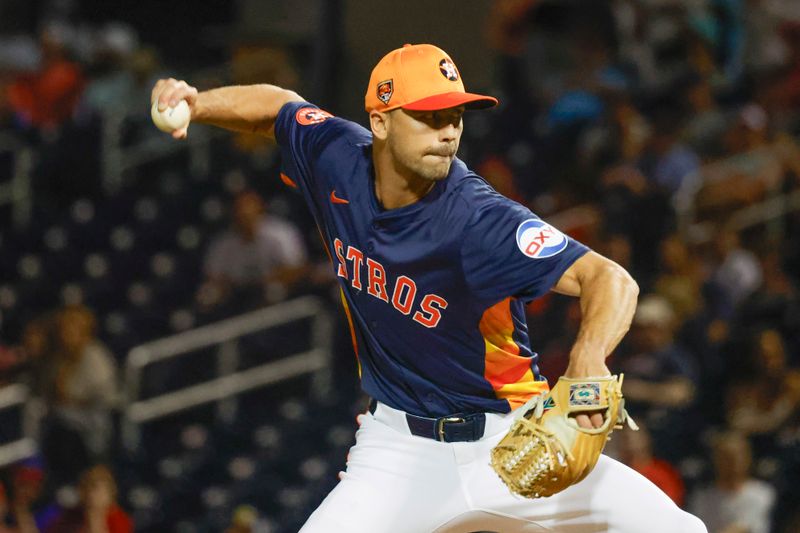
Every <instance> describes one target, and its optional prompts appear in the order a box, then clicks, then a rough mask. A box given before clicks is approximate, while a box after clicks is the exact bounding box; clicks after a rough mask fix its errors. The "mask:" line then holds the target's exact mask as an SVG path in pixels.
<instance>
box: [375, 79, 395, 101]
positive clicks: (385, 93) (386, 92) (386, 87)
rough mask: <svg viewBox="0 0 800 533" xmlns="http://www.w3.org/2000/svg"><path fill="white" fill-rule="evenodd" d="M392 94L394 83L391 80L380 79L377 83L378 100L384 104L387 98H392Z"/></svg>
mask: <svg viewBox="0 0 800 533" xmlns="http://www.w3.org/2000/svg"><path fill="white" fill-rule="evenodd" d="M392 94H394V83H392V80H386V81H382V82H380V83H379V84H378V100H380V101H381V102H383V103H384V105H386V104H388V103H389V100H391V99H392Z"/></svg>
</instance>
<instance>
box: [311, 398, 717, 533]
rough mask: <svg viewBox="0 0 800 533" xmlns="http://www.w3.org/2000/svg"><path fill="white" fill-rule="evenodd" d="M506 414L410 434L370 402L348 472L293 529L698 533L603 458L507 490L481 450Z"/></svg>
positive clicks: (662, 499)
mask: <svg viewBox="0 0 800 533" xmlns="http://www.w3.org/2000/svg"><path fill="white" fill-rule="evenodd" d="M512 418H513V415H511V414H509V415H499V414H487V415H486V431H485V433H484V437H483V438H482V439H481V440H479V441H475V442H454V443H445V442H437V441H434V440H431V439H427V438H424V437H417V436H414V435H412V434H411V433H410V432H409V430H408V425H407V423H406V419H405V413H403V412H402V411H398V410H396V409H392V408H390V407H388V406H386V405H383V404H380V403H379V404H378V406H377V409H376V410H375V414H374V415H373V414H370V413H366V414H363V415H359V423H360V428H359V430H358V432H357V433H356V444H355V445H354V446H353V448H351V449H350V454H349V456H348V460H347V471H346V472H342V473H341V474H340V479H341V481H340V482H339V484H338V485H337V486H336V487H335V488H334V490H333V491H331V493H330V494H329V495H328V497H327V498H325V500H324V501H323V502H322V504H321V505H320V506H319V508H318V509H317V510H316V511H314V513H313V514H312V515H311V517H310V518H309V519H308V521H307V522H306V524H305V526H303V528H302V529H301V532H302V533H431V532H436V533H445V532H447V533H462V532H463V533H468V532H475V531H491V532H498V533H517V532H531V531H557V532H565V533H589V532H601V531H603V532H604V531H610V532H615V533H643V532H648V533H706V528H705V526H704V525H703V523H702V522H701V521H700V520H699V519H698V518H696V517H694V516H693V515H691V514H689V513H686V512H684V511H682V510H681V509H680V508H679V507H677V506H676V505H675V504H674V503H673V502H672V500H670V499H669V498H668V497H667V496H666V495H665V494H664V493H663V492H661V490H660V489H658V488H657V487H656V486H655V485H653V484H652V483H651V482H650V481H648V480H647V479H646V478H644V477H643V476H641V475H640V474H638V473H637V472H635V471H633V470H631V469H630V468H628V467H627V466H625V465H623V464H622V463H619V462H617V461H615V460H613V459H610V458H608V457H606V456H601V457H600V461H599V462H598V463H597V466H596V467H595V468H594V470H593V471H592V473H591V474H589V476H588V477H587V478H586V479H584V480H583V481H581V482H580V483H578V484H576V485H573V486H571V487H569V488H567V489H565V490H564V491H562V492H560V493H558V494H556V495H554V496H551V497H549V498H540V499H535V500H531V499H526V498H522V497H520V496H516V495H514V494H512V493H511V492H510V491H509V490H508V488H506V486H505V485H504V484H503V483H502V482H501V481H500V478H499V477H498V476H497V474H495V472H494V470H492V468H491V466H490V465H489V451H490V450H491V449H492V447H494V445H495V444H497V442H499V440H500V439H501V438H502V436H503V435H504V434H505V432H506V431H507V430H508V428H509V427H510V426H511V423H512V421H513V420H512Z"/></svg>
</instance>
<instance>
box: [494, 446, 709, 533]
mask: <svg viewBox="0 0 800 533" xmlns="http://www.w3.org/2000/svg"><path fill="white" fill-rule="evenodd" d="M492 473H493V472H492ZM496 477H497V476H496V475H495V478H496ZM500 485H501V487H502V489H504V490H501V491H500V492H499V493H498V492H496V491H495V490H494V489H491V490H492V494H490V495H487V498H486V504H487V506H488V507H487V508H486V509H487V510H490V511H496V512H500V513H502V514H504V515H512V516H518V517H520V518H522V519H524V520H530V521H532V522H534V523H536V524H538V525H540V526H544V527H547V528H550V529H553V530H555V531H561V530H564V531H570V532H575V533H578V532H587V533H588V532H600V531H608V532H612V533H641V532H642V531H647V532H648V533H706V528H705V526H704V525H703V524H702V522H701V521H700V520H699V519H697V518H696V517H694V516H692V515H691V514H689V513H686V512H685V511H683V510H681V509H680V508H679V507H678V506H677V505H675V503H674V502H673V501H672V500H671V499H669V497H667V495H666V494H664V493H663V492H662V491H661V489H659V488H658V487H656V486H655V485H653V484H652V483H651V482H650V481H649V480H648V479H646V478H645V477H644V476H642V475H640V474H639V473H637V472H635V471H634V470H632V469H630V468H628V467H627V466H625V465H624V464H622V463H620V462H618V461H615V460H613V459H610V458H608V457H606V456H601V457H600V460H599V461H598V463H597V466H596V467H595V468H594V470H593V471H592V473H591V474H589V476H587V477H586V479H584V480H583V481H581V482H580V483H578V484H577V485H573V486H571V487H569V488H567V489H565V490H564V491H562V492H560V493H558V494H555V495H553V496H551V497H549V498H538V499H526V498H521V497H519V496H515V495H513V494H511V493H510V492H509V491H508V489H506V488H505V486H504V485H502V483H501V484H500Z"/></svg>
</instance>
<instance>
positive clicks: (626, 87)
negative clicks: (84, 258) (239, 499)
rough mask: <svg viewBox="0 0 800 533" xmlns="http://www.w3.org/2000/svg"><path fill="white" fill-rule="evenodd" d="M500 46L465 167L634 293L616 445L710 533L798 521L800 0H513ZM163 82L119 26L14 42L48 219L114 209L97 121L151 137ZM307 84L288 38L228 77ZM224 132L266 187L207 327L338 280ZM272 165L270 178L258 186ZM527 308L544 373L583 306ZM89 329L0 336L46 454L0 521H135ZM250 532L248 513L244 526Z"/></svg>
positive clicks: (493, 43) (235, 241)
mask: <svg viewBox="0 0 800 533" xmlns="http://www.w3.org/2000/svg"><path fill="white" fill-rule="evenodd" d="M486 39H487V42H488V46H490V47H491V48H492V49H493V50H494V52H495V54H496V62H495V65H494V68H495V80H496V81H495V88H494V92H495V93H497V94H498V96H499V98H500V100H501V102H502V105H501V107H500V108H499V109H498V110H497V111H496V112H494V113H482V114H468V115H467V117H466V118H465V122H466V123H465V133H464V139H463V141H462V152H461V156H462V158H464V159H465V160H466V161H467V162H468V163H469V164H470V165H471V166H472V167H473V168H475V169H476V171H478V173H480V174H481V175H482V176H484V177H485V178H486V179H487V180H488V181H489V182H490V183H491V184H492V185H493V186H494V187H495V188H496V189H497V190H498V191H500V192H501V193H503V194H505V195H506V196H508V197H510V198H512V199H515V200H517V201H519V202H521V203H524V204H526V205H528V206H530V207H531V209H532V210H533V211H534V212H535V213H537V214H538V215H540V216H542V217H543V218H546V219H547V220H548V221H549V222H551V223H553V224H554V225H556V226H558V227H560V228H561V229H563V230H565V231H567V232H568V233H570V234H571V235H573V236H574V237H576V238H578V239H579V240H581V241H583V242H585V243H586V244H587V245H589V246H591V247H592V248H594V249H596V250H597V251H598V252H600V253H602V254H604V255H606V256H608V257H610V258H611V259H613V260H614V261H616V262H618V263H619V264H621V265H622V266H624V267H625V268H627V269H628V270H629V271H630V272H631V273H632V274H633V276H634V278H635V279H636V280H637V281H638V283H639V285H640V287H641V294H642V295H641V297H640V304H639V307H638V310H637V312H636V315H635V317H634V321H633V325H632V329H631V331H630V333H629V334H628V336H627V337H626V338H625V340H624V341H623V343H622V345H621V346H620V347H619V348H618V349H617V350H616V352H615V353H614V354H613V355H612V357H611V359H610V361H609V366H610V368H611V369H612V371H614V372H620V373H624V375H625V378H624V390H625V392H626V397H627V404H626V405H627V407H628V409H629V411H630V412H631V414H632V416H633V417H634V418H635V419H636V420H637V422H638V423H639V425H640V426H641V427H642V430H641V431H640V432H638V433H634V432H631V431H622V432H619V433H616V434H615V437H614V439H612V441H611V444H610V447H609V453H610V454H611V455H613V456H615V457H617V458H619V459H620V460H622V461H624V462H625V463H626V464H628V465H630V466H631V467H632V468H634V469H636V470H637V471H639V472H641V473H642V474H644V475H645V476H647V477H648V478H649V479H651V480H652V481H653V482H654V483H655V484H657V485H658V486H659V487H661V488H662V489H663V490H664V491H665V492H666V493H667V494H668V495H669V496H670V497H671V498H672V499H673V500H674V501H675V502H676V503H677V504H678V505H681V506H683V507H685V508H687V509H689V510H690V511H692V512H694V513H696V514H697V515H698V516H700V517H701V518H702V519H703V520H704V521H705V522H706V523H707V524H708V525H709V531H715V532H716V531H718V532H725V533H738V532H742V533H743V532H751V533H762V532H764V533H766V532H770V531H777V532H784V531H785V532H790V531H797V530H798V527H800V513H798V511H797V509H798V504H800V493H798V491H797V489H796V488H795V485H796V483H795V481H796V479H798V476H800V297H799V296H798V288H797V283H798V282H799V281H800V214H798V212H797V211H798V210H797V207H796V206H797V205H799V204H798V201H797V200H796V199H795V200H792V199H793V198H797V193H798V192H799V191H800V144H798V135H799V134H800V6H797V5H795V3H793V2H784V1H781V0H647V1H640V0H603V1H592V2H581V1H577V0H576V1H561V2H556V1H546V0H497V1H495V2H492V9H491V16H490V17H489V18H488V21H487V27H486ZM0 40H2V38H0ZM451 53H452V54H453V55H454V56H455V57H456V58H458V55H459V51H458V50H452V51H451ZM160 72H162V67H161V65H160V60H159V58H158V53H157V52H156V49H154V48H150V47H147V46H143V45H141V44H140V42H139V39H138V36H137V33H136V31H135V30H134V29H133V28H131V27H130V26H127V25H125V24H122V23H111V24H106V25H103V26H98V27H96V28H81V31H76V28H75V27H74V26H70V25H69V24H64V23H56V22H52V23H49V24H46V25H44V26H43V29H42V31H41V33H40V34H39V37H38V40H35V39H33V38H31V37H24V36H23V37H20V36H14V37H13V38H12V37H9V38H7V39H6V40H5V41H2V46H0V135H10V136H13V137H14V138H17V139H22V140H23V141H24V142H25V143H26V144H28V145H30V146H33V147H35V148H36V150H37V151H38V154H39V160H38V162H37V164H36V166H35V169H34V180H35V181H34V190H35V194H36V197H35V201H36V202H37V204H40V206H41V208H43V209H63V208H64V206H66V205H70V204H71V203H72V201H73V200H74V199H75V198H93V199H95V200H99V201H102V197H103V192H102V180H103V176H102V168H103V167H102V164H101V163H102V159H101V158H102V139H100V138H99V136H98V131H100V129H101V128H99V127H98V124H100V123H101V122H102V121H103V120H108V117H109V116H121V117H124V120H127V121H128V122H129V123H130V124H129V127H127V128H123V129H122V131H123V140H122V142H123V144H126V143H127V144H130V145H133V144H135V143H136V142H138V141H140V140H142V139H143V138H146V137H147V136H148V135H152V134H153V131H152V130H153V128H148V127H142V128H137V127H136V125H137V124H139V125H142V124H143V123H146V121H147V120H148V118H147V117H146V114H145V113H144V112H143V109H145V108H146V106H143V105H142V102H147V101H149V91H150V87H151V86H152V81H153V80H154V79H156V78H157V77H159V73H160ZM301 78H302V76H301V75H300V73H299V70H298V69H297V68H296V67H294V66H293V61H292V54H291V53H290V51H288V50H287V49H285V48H281V47H276V46H272V45H270V46H253V45H246V46H239V47H237V48H236V49H235V50H234V51H233V52H232V61H231V63H230V69H229V72H228V74H227V77H226V81H230V82H236V83H254V82H272V83H276V84H279V85H283V86H287V87H291V88H297V84H298V83H300V81H299V80H300V79H301ZM475 89H478V88H475ZM486 90H489V91H491V90H492V88H486ZM352 118H356V119H358V117H352ZM230 139H231V140H230V143H231V146H230V149H231V150H232V152H231V153H232V154H233V155H232V156H230V157H231V160H232V161H234V162H235V164H236V166H237V167H238V168H240V169H241V172H242V173H243V174H244V175H245V176H248V177H251V178H250V179H249V180H248V179H244V180H239V181H238V182H236V183H238V185H236V186H233V187H230V188H229V189H228V192H229V197H228V206H227V212H228V213H229V214H230V216H229V226H228V227H226V228H222V229H221V231H220V233H219V234H218V235H216V236H215V237H213V238H211V239H209V240H208V242H207V243H206V245H205V250H204V252H203V256H202V260H201V261H200V262H199V263H201V264H197V265H194V268H195V269H197V270H199V271H200V282H199V283H198V284H197V286H196V287H193V290H192V295H191V302H190V306H191V308H192V309H193V310H194V311H195V312H196V313H197V315H198V316H199V317H201V318H200V320H201V321H202V320H205V321H211V320H215V319H218V318H221V317H226V316H231V315H232V314H235V313H237V312H242V311H244V310H247V309H252V308H254V307H258V306H263V305H266V304H270V303H275V302H279V301H282V300H284V299H286V298H288V297H291V296H293V295H296V294H299V293H303V292H307V291H312V292H323V293H324V292H325V291H328V292H331V291H329V288H330V287H331V286H332V284H333V280H332V276H331V274H330V272H329V270H330V269H329V268H328V267H327V266H326V265H325V264H324V263H325V261H327V259H325V257H324V253H323V252H322V250H321V248H320V245H319V243H318V242H317V240H316V238H315V237H314V231H315V230H313V223H312V222H311V221H310V220H309V218H308V213H307V212H306V211H305V210H303V209H302V208H296V207H297V206H299V205H300V203H299V202H298V201H296V200H292V199H291V197H289V196H284V195H286V192H285V191H281V190H280V181H279V179H278V172H277V168H278V166H277V165H278V161H277V155H276V153H275V150H274V147H273V146H271V145H270V144H269V143H266V142H264V141H263V140H262V139H258V138H254V137H251V136H246V135H237V136H230ZM0 164H2V161H1V160H0ZM65 174H68V175H70V176H71V177H72V178H74V179H69V180H64V179H62V177H63V176H64V175H65ZM265 174H269V175H271V176H272V177H273V178H274V180H273V181H274V183H273V184H267V185H265V184H264V183H262V182H263V181H264V180H257V179H256V177H257V176H263V175H265ZM234 181H236V180H234ZM793 209H794V211H793ZM613 304H614V303H613V302H609V305H613ZM528 312H529V324H530V329H531V338H532V339H533V341H532V342H533V349H534V350H535V351H537V352H538V353H539V357H540V368H541V371H542V373H543V374H544V375H545V376H546V377H548V378H549V379H550V380H551V381H552V380H554V379H556V378H557V377H558V376H559V375H561V374H562V373H563V372H564V370H565V369H566V366H567V362H568V361H567V358H568V354H569V351H570V347H571V342H572V340H573V339H574V337H575V335H576V333H577V330H578V327H579V323H580V308H579V306H578V304H577V302H576V301H575V300H570V299H567V298H562V297H559V296H556V295H549V296H546V297H544V298H542V299H540V300H538V301H536V302H533V303H532V304H531V305H530V306H529V308H528ZM97 321H98V317H97V316H96V315H95V313H94V312H93V311H92V310H91V309H90V308H89V307H87V305H86V304H85V302H81V301H70V302H65V304H64V305H63V306H61V307H60V308H58V309H41V310H38V314H37V316H35V317H33V318H32V319H31V320H29V321H27V322H26V323H25V324H24V327H22V328H21V329H20V331H19V332H17V335H9V338H12V339H14V338H16V339H18V342H16V343H14V345H13V346H10V347H9V346H7V347H6V348H0V379H1V380H3V381H4V382H12V381H20V380H23V381H25V382H26V383H27V384H28V385H29V386H30V388H31V390H32V391H33V392H34V393H35V395H36V396H37V397H38V398H40V399H41V401H42V402H43V405H44V406H45V412H46V414H45V415H44V417H43V429H42V439H41V442H42V446H41V456H40V457H38V458H34V459H30V460H27V461H23V462H21V463H19V464H17V465H14V466H12V467H11V468H10V469H9V470H8V471H7V472H6V473H5V475H4V476H2V480H3V481H5V482H6V483H5V489H3V485H2V484H0V532H2V531H18V532H28V531H37V530H38V531H42V532H45V531H75V530H79V529H78V528H79V527H84V528H85V529H81V530H87V531H95V530H98V531H99V530H101V529H92V527H94V526H92V525H91V523H93V522H97V521H103V520H105V521H106V523H107V527H108V531H112V532H114V531H129V530H131V528H132V524H131V520H130V518H129V517H127V515H126V514H125V512H124V511H123V510H122V509H121V507H120V506H119V505H117V504H116V503H115V502H116V499H117V489H116V484H115V481H114V477H113V475H112V474H111V470H110V469H109V468H108V467H106V466H102V465H104V464H110V465H113V464H114V453H113V449H112V448H113V443H114V442H115V431H116V430H115V423H114V411H115V409H116V407H117V406H118V404H119V402H120V400H121V399H120V398H119V390H120V380H121V377H120V375H119V374H120V373H119V370H118V368H117V367H118V365H119V362H120V361H121V359H122V357H123V356H124V355H125V354H121V353H116V354H114V353H112V350H110V349H109V347H108V346H107V345H106V344H104V339H103V338H102V335H100V333H99V332H98V328H97ZM339 329H341V330H342V331H343V332H344V333H345V334H346V325H340V327H339ZM4 333H8V332H7V331H5V332H4ZM145 340H150V339H141V341H145ZM9 344H11V343H9ZM342 345H343V346H344V348H343V349H342V351H344V352H347V350H348V348H347V342H346V341H345V342H342ZM340 359H341V360H343V361H344V360H350V361H351V356H350V354H349V353H345V355H343V356H341V357H340ZM350 365H351V366H349V367H347V371H348V372H352V373H353V377H352V378H351V379H353V380H354V379H355V370H354V369H353V368H352V361H351V362H350ZM45 465H46V467H45ZM98 465H100V466H98ZM65 485H73V486H76V487H77V489H76V490H74V491H73V493H72V495H71V496H70V497H67V496H64V495H63V494H62V495H61V497H59V498H58V499H56V498H55V491H54V490H50V489H55V488H58V487H63V486H65ZM42 487H46V488H48V490H46V491H45V490H43V489H42ZM42 494H45V495H42ZM55 501H58V502H59V503H53V502H55ZM82 521H83V522H82ZM257 522H258V511H257V510H256V509H254V508H250V507H243V508H240V509H239V510H238V511H237V514H236V515H235V516H234V517H233V519H232V525H231V526H230V529H229V531H237V532H239V531H250V530H252V527H253V524H255V523H257ZM81 523H83V525H82V526H80V525H79V524H81ZM3 528H5V529H3Z"/></svg>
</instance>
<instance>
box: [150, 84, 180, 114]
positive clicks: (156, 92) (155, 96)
mask: <svg viewBox="0 0 800 533" xmlns="http://www.w3.org/2000/svg"><path fill="white" fill-rule="evenodd" d="M173 81H175V79H174V78H168V79H160V80H158V81H157V82H156V84H155V86H154V87H153V91H152V92H151V93H150V105H153V102H155V101H156V100H160V98H159V97H160V96H161V94H162V93H163V92H164V90H165V89H166V88H167V86H168V85H169V83H170V82H173ZM160 107H161V106H160V104H159V109H160Z"/></svg>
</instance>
